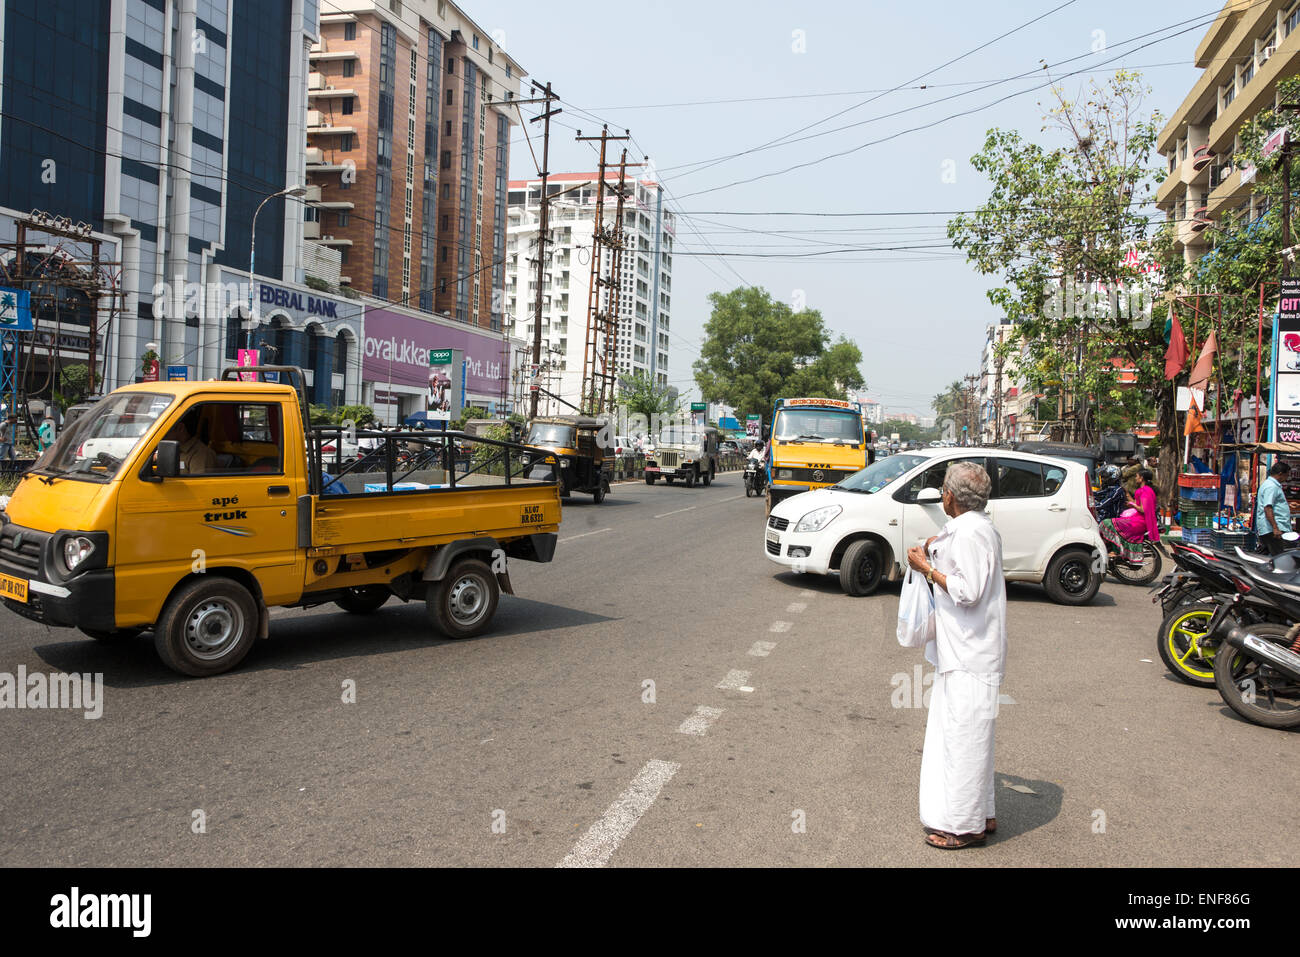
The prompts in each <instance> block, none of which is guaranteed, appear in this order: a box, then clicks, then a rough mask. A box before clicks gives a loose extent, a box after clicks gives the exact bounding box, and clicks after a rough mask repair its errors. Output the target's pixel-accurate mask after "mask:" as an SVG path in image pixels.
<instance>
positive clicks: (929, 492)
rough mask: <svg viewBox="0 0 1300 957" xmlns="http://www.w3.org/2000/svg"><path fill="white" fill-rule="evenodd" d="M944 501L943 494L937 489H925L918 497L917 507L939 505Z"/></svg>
mask: <svg viewBox="0 0 1300 957" xmlns="http://www.w3.org/2000/svg"><path fill="white" fill-rule="evenodd" d="M942 501H943V493H942V492H940V491H939V490H938V489H937V488H923V489H921V491H920V492H918V493H917V496H916V504H917V505H937V504H939V503H940V502H942Z"/></svg>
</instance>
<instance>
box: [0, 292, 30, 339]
mask: <svg viewBox="0 0 1300 957" xmlns="http://www.w3.org/2000/svg"><path fill="white" fill-rule="evenodd" d="M32 328H33V324H32V294H31V293H30V292H28V291H27V290H26V289H10V288H8V287H6V286H0V331H6V330H8V331H13V332H31V331H32Z"/></svg>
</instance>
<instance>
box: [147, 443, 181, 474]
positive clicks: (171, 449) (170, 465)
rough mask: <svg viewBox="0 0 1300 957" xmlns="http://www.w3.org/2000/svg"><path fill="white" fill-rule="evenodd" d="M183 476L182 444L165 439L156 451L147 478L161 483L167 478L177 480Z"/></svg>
mask: <svg viewBox="0 0 1300 957" xmlns="http://www.w3.org/2000/svg"><path fill="white" fill-rule="evenodd" d="M180 474H181V444H180V443H179V442H173V441H171V440H170V439H163V440H162V441H161V442H159V443H158V448H156V449H154V453H153V458H152V459H151V460H150V462H149V470H148V473H147V474H146V475H145V478H148V479H151V480H152V481H155V482H161V481H162V480H163V479H165V478H176V477H177V476H178V475H180Z"/></svg>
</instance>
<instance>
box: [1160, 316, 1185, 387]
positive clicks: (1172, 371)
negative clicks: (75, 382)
mask: <svg viewBox="0 0 1300 957" xmlns="http://www.w3.org/2000/svg"><path fill="white" fill-rule="evenodd" d="M1186 362H1187V337H1186V336H1184V335H1183V324H1182V323H1181V322H1179V321H1178V317H1177V316H1174V317H1172V319H1171V320H1170V324H1169V348H1168V349H1166V350H1165V378H1166V379H1173V378H1174V377H1175V376H1177V375H1178V373H1180V372H1182V371H1183V365H1184V363H1186Z"/></svg>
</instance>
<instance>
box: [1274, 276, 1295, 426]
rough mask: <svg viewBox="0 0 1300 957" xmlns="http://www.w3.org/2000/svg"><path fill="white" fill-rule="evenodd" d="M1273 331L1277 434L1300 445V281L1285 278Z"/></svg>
mask: <svg viewBox="0 0 1300 957" xmlns="http://www.w3.org/2000/svg"><path fill="white" fill-rule="evenodd" d="M1280 292H1281V295H1280V297H1279V298H1278V304H1277V319H1276V321H1275V324H1274V328H1273V401H1272V402H1271V403H1270V405H1271V407H1272V410H1273V434H1272V435H1271V436H1269V438H1270V439H1271V440H1272V441H1275V442H1300V279H1283V280H1282V283H1281V290H1280Z"/></svg>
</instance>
